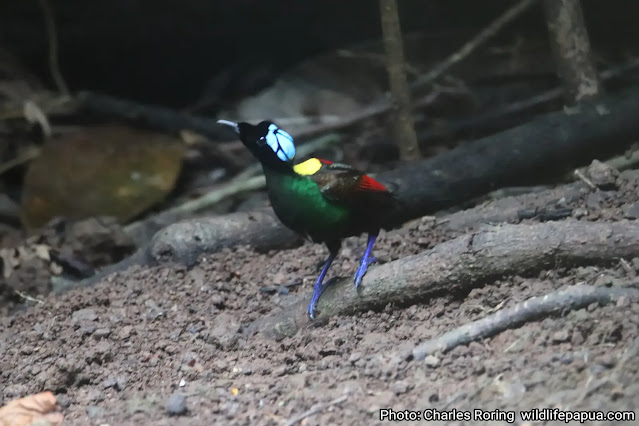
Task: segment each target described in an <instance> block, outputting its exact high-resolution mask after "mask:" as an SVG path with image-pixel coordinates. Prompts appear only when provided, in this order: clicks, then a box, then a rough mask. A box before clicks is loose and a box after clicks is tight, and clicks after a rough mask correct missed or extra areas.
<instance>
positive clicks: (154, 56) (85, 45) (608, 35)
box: [0, 0, 639, 107]
mask: <svg viewBox="0 0 639 426" xmlns="http://www.w3.org/2000/svg"><path fill="white" fill-rule="evenodd" d="M50 1H51V6H52V8H53V9H54V11H55V17H56V21H57V27H58V37H59V49H60V68H61V71H62V74H63V75H64V76H65V79H66V80H67V82H68V84H69V85H70V87H71V90H73V91H76V90H83V89H91V90H95V91H99V92H105V93H108V94H112V95H117V96H121V97H125V98H129V99H133V100H138V101H142V102H146V103H157V104H164V105H170V106H174V107H183V106H186V105H187V104H189V103H191V102H193V101H194V100H195V99H197V98H198V96H199V95H200V94H201V93H202V91H203V90H204V89H205V87H206V86H207V82H208V81H209V80H211V79H214V78H215V77H216V76H218V75H220V73H222V72H224V71H226V74H227V76H228V77H227V78H226V79H225V80H224V81H223V83H222V84H221V86H220V84H219V83H218V84H217V86H214V90H218V91H225V92H226V95H227V96H230V97H241V96H242V95H243V94H245V93H242V92H245V91H247V90H256V89H257V88H259V87H262V86H264V85H266V84H268V83H269V82H270V81H272V80H273V79H275V78H276V77H277V75H278V74H279V73H280V72H282V71H284V70H286V69H287V68H289V67H290V66H291V65H293V64H295V63H297V62H299V61H301V60H303V59H305V58H308V57H310V56H312V55H315V54H318V53H321V52H325V51H328V50H331V49H334V48H338V47H344V46H349V45H352V44H355V43H358V42H363V41H368V40H372V39H379V37H380V23H379V10H378V2H376V1H371V0H367V1H365V0H350V1H343V0H339V1H338V0H323V1H299V0H279V1H268V2H267V1H256V0H237V1H232V2H231V1H205V0H185V1H167V0H155V1H142V0H138V1H133V0H93V1H86V0H67V1H54V0H50ZM583 3H584V13H585V16H586V19H587V25H588V29H589V31H590V36H591V39H592V42H593V45H594V47H595V49H596V48H597V47H601V46H602V45H604V46H605V48H606V49H607V51H610V50H611V49H618V50H619V54H620V55H623V49H624V48H623V46H624V45H629V44H634V42H635V41H636V40H638V39H639V37H638V36H639V31H637V28H638V27H639V26H638V25H637V16H639V2H637V1H636V0H616V1H612V2H602V1H600V0H588V1H584V2H583ZM512 4H514V2H513V1H508V0H482V1H476V0H457V1H425V0H403V1H400V2H399V7H400V14H401V20H402V26H403V30H404V31H405V32H415V31H417V32H422V33H425V34H446V33H456V32H457V33H468V34H469V35H472V34H473V33H474V32H477V31H479V30H481V29H482V28H483V27H485V25H486V24H487V23H488V22H490V21H491V20H492V19H494V18H495V17H496V16H498V15H499V14H501V13H502V12H503V11H504V10H505V9H507V8H508V7H510V6H511V5H512ZM513 31H514V32H518V31H519V32H524V31H525V32H526V33H528V34H530V31H534V32H535V33H537V34H544V33H545V31H546V28H545V24H544V19H543V16H542V13H541V7H539V6H535V7H534V11H533V12H532V13H526V14H525V15H524V17H523V18H522V19H519V20H518V21H517V24H516V25H514V26H510V27H509V29H508V30H507V31H505V32H503V33H502V34H501V35H500V36H501V37H509V33H512V32H513ZM0 43H1V44H2V45H4V46H6V47H7V48H9V49H10V50H11V51H12V53H14V54H15V55H17V56H18V57H19V58H20V60H22V61H23V63H24V64H25V65H26V66H27V67H28V68H29V69H30V70H31V71H33V72H34V73H36V74H37V76H38V77H40V78H42V79H44V81H46V82H48V83H50V82H51V80H50V78H49V73H48V68H47V38H46V33H45V26H44V19H43V15H42V11H41V8H40V6H39V2H38V1H37V0H20V1H4V2H0ZM424 48H425V49H428V48H429V46H424ZM452 48H453V47H452V46H451V49H452ZM451 52H452V50H451Z"/></svg>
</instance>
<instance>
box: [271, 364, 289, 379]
mask: <svg viewBox="0 0 639 426" xmlns="http://www.w3.org/2000/svg"><path fill="white" fill-rule="evenodd" d="M285 374H286V367H285V366H283V365H281V366H279V367H277V368H276V369H275V370H273V375H274V376H276V377H281V376H283V375H285Z"/></svg>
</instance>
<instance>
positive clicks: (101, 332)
mask: <svg viewBox="0 0 639 426" xmlns="http://www.w3.org/2000/svg"><path fill="white" fill-rule="evenodd" d="M110 334H111V330H110V329H108V328H106V327H102V328H98V329H96V330H95V331H94V332H93V338H94V339H98V340H100V339H104V338H106V337H109V335H110Z"/></svg>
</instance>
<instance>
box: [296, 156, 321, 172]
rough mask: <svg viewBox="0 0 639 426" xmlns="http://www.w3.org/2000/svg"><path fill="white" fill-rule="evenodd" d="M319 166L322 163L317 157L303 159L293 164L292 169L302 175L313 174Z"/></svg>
mask: <svg viewBox="0 0 639 426" xmlns="http://www.w3.org/2000/svg"><path fill="white" fill-rule="evenodd" d="M321 168H322V163H321V162H320V160H318V159H317V158H311V159H308V160H306V161H304V162H303V163H299V164H296V165H295V166H293V170H294V171H295V173H297V174H298V175H303V176H308V175H314V174H315V173H317V171H318V170H319V169H321Z"/></svg>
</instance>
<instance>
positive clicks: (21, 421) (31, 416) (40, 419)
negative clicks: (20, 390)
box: [0, 392, 63, 426]
mask: <svg viewBox="0 0 639 426" xmlns="http://www.w3.org/2000/svg"><path fill="white" fill-rule="evenodd" d="M58 409H59V407H58V402H57V401H56V399H55V396H54V395H53V394H52V393H51V392H42V393H38V394H35V395H29V396H26V397H24V398H20V399H16V400H13V401H11V402H9V403H8V404H7V405H5V406H4V407H1V408H0V426H31V425H36V424H38V425H51V426H55V425H59V424H60V423H62V420H63V415H62V413H60V412H58Z"/></svg>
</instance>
